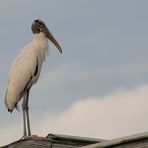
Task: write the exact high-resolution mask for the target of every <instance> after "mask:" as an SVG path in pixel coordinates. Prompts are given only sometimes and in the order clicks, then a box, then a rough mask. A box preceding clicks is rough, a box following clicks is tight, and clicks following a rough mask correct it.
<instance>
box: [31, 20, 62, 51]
mask: <svg viewBox="0 0 148 148" xmlns="http://www.w3.org/2000/svg"><path fill="white" fill-rule="evenodd" d="M31 29H32V32H33V33H34V34H38V33H41V32H43V33H45V35H46V37H47V38H48V39H49V40H50V41H51V42H52V43H53V44H54V45H55V46H56V47H57V48H58V50H59V52H60V53H62V48H61V47H60V45H59V43H58V42H57V41H56V39H55V38H54V36H53V35H52V33H51V32H50V31H49V30H48V28H47V26H46V25H45V23H44V22H43V21H41V20H39V19H38V20H34V21H33V23H32V26H31Z"/></svg>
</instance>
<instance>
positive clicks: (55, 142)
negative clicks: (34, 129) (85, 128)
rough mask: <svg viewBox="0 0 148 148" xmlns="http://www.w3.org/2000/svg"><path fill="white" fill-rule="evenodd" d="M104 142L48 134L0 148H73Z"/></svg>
mask: <svg viewBox="0 0 148 148" xmlns="http://www.w3.org/2000/svg"><path fill="white" fill-rule="evenodd" d="M102 141H104V140H101V139H94V138H84V137H75V136H65V135H54V134H49V135H47V136H46V137H45V138H44V137H40V138H37V137H36V138H35V137H34V138H28V139H23V140H18V141H16V142H13V143H11V144H9V145H6V146H4V147H2V148H20V147H21V148H75V147H81V146H86V145H91V144H94V143H99V142H102Z"/></svg>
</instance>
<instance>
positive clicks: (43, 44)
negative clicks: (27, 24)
mask: <svg viewBox="0 0 148 148" xmlns="http://www.w3.org/2000/svg"><path fill="white" fill-rule="evenodd" d="M32 31H33V33H34V35H33V39H32V42H31V43H29V44H28V45H27V46H25V47H24V48H23V49H22V50H21V52H20V53H19V54H18V55H17V57H16V59H15V60H14V62H13V63H12V65H11V67H10V70H9V75H8V87H7V91H6V96H5V105H6V107H7V109H8V111H10V112H12V111H13V109H14V108H17V104H18V102H19V101H20V100H21V98H22V97H23V98H24V100H23V104H22V108H23V119H24V135H23V138H24V137H27V131H26V127H28V136H31V131H30V124H29V113H28V108H29V107H28V98H29V90H30V88H31V87H32V85H33V84H35V83H36V82H37V80H38V78H39V76H40V72H41V67H42V64H43V61H44V60H45V57H46V54H47V50H48V39H50V40H51V41H52V42H53V43H54V44H55V46H56V47H57V48H58V50H59V51H60V52H61V53H62V49H61V47H60V45H59V44H58V43H57V41H56V40H55V38H54V37H53V35H52V34H51V33H50V32H49V30H48V28H47V27H46V25H45V24H44V22H43V21H41V20H35V21H34V22H33V24H32Z"/></svg>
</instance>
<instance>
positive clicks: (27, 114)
mask: <svg viewBox="0 0 148 148" xmlns="http://www.w3.org/2000/svg"><path fill="white" fill-rule="evenodd" d="M29 91H30V89H28V90H27V96H26V104H25V105H26V117H27V127H28V136H31V130H30V120H29V106H28V99H29Z"/></svg>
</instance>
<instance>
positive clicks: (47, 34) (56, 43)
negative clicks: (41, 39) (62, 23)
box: [45, 28, 62, 53]
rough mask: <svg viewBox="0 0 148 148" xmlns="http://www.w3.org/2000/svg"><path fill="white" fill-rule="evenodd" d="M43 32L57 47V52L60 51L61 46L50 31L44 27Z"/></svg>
mask: <svg viewBox="0 0 148 148" xmlns="http://www.w3.org/2000/svg"><path fill="white" fill-rule="evenodd" d="M45 34H46V36H47V38H48V39H49V40H50V41H51V42H52V43H53V44H54V45H55V46H56V47H57V48H58V50H59V52H60V53H62V48H61V46H60V45H59V43H58V42H57V41H56V39H55V38H54V36H53V35H52V33H51V32H50V31H49V30H48V28H46V30H45Z"/></svg>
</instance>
